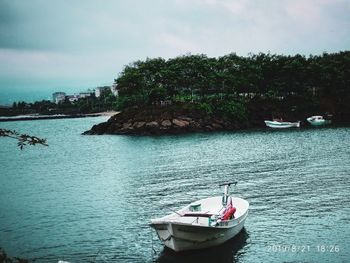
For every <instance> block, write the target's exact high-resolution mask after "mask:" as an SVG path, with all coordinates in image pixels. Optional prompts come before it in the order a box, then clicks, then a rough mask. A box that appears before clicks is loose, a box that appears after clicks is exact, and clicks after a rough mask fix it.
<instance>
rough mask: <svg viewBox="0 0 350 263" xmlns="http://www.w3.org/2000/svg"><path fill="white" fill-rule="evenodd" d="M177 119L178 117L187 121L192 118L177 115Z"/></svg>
mask: <svg viewBox="0 0 350 263" xmlns="http://www.w3.org/2000/svg"><path fill="white" fill-rule="evenodd" d="M177 119H180V120H183V121H188V122H190V121H192V118H190V117H187V116H179V117H177Z"/></svg>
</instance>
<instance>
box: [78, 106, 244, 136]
mask: <svg viewBox="0 0 350 263" xmlns="http://www.w3.org/2000/svg"><path fill="white" fill-rule="evenodd" d="M247 127H248V125H247V123H245V122H239V121H235V120H233V121H228V120H225V119H224V118H221V117H220V116H211V115H208V114H206V113H205V112H203V111H200V110H198V109H193V108H190V109H188V108H186V107H183V106H182V105H180V106H174V105H173V106H171V107H156V106H148V107H144V108H142V110H140V109H139V108H136V107H135V108H129V109H126V110H124V111H122V112H121V113H119V114H116V115H114V116H112V117H111V118H110V119H109V120H108V121H107V122H104V123H100V124H97V125H94V126H93V127H92V128H91V130H89V131H86V132H84V133H83V134H135V135H161V134H178V133H188V132H206V131H219V130H232V129H239V128H247Z"/></svg>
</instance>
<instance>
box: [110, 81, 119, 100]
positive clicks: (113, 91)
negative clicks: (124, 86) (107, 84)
mask: <svg viewBox="0 0 350 263" xmlns="http://www.w3.org/2000/svg"><path fill="white" fill-rule="evenodd" d="M111 91H112V93H113V95H114V96H116V97H117V96H118V95H119V92H118V89H117V84H116V83H113V84H112V86H111Z"/></svg>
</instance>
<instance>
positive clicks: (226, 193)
mask: <svg viewBox="0 0 350 263" xmlns="http://www.w3.org/2000/svg"><path fill="white" fill-rule="evenodd" d="M231 184H233V185H236V184H237V182H231V183H224V184H220V185H219V186H225V188H224V194H223V196H222V206H223V207H226V206H227V201H228V198H229V189H230V186H231Z"/></svg>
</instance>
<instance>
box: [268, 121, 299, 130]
mask: <svg viewBox="0 0 350 263" xmlns="http://www.w3.org/2000/svg"><path fill="white" fill-rule="evenodd" d="M265 124H266V126H267V127H270V128H275V129H284V128H292V127H297V128H299V127H300V121H297V122H289V121H275V120H274V121H265Z"/></svg>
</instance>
